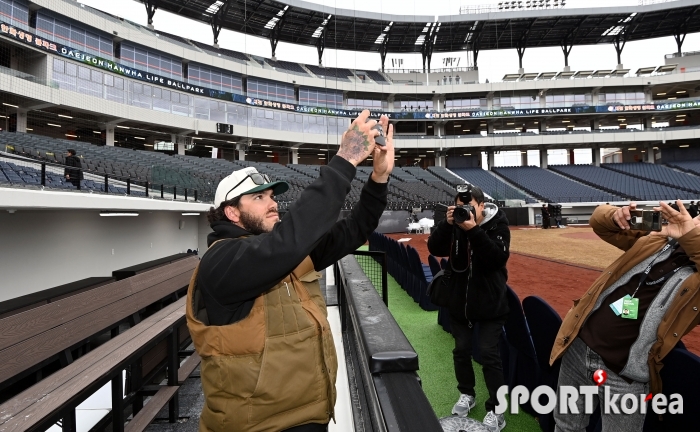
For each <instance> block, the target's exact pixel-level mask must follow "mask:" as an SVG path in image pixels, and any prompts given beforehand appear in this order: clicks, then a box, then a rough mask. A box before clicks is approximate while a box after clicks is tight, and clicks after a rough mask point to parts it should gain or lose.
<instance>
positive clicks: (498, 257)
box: [428, 185, 510, 432]
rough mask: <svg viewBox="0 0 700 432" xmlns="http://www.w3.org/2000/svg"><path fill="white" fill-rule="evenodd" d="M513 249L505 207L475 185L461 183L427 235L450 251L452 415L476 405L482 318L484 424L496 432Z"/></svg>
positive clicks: (501, 422) (437, 248) (438, 248)
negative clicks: (475, 340)
mask: <svg viewBox="0 0 700 432" xmlns="http://www.w3.org/2000/svg"><path fill="white" fill-rule="evenodd" d="M509 248H510V230H509V229H508V219H507V218H506V216H505V213H504V212H503V210H499V208H498V207H497V206H496V205H495V204H492V203H486V202H485V200H484V193H483V192H482V190H481V189H480V188H478V187H476V186H472V185H464V186H458V187H457V196H456V197H455V205H454V206H450V207H448V208H447V214H446V219H445V220H444V221H442V222H440V223H439V224H438V226H437V229H436V230H435V231H434V232H433V233H432V234H431V235H430V238H429V239H428V250H429V251H430V253H431V254H433V255H435V256H440V257H444V256H448V257H449V261H448V264H447V268H446V270H445V276H444V279H445V281H446V284H447V287H448V288H449V290H450V306H449V312H450V326H451V328H452V335H453V336H454V338H455V348H454V350H453V351H452V354H453V359H454V367H455V375H456V377H457V389H458V390H459V392H460V397H459V400H458V401H457V403H456V404H455V405H454V407H453V408H452V414H456V415H458V416H463V417H466V416H467V415H468V414H469V410H470V409H471V408H473V407H474V406H475V405H476V393H475V391H474V385H475V378H474V369H473V367H472V337H473V332H474V324H476V323H479V344H480V346H479V348H480V351H481V357H482V365H483V370H484V379H485V381H486V387H487V388H488V392H489V397H488V399H487V400H486V402H485V406H486V412H487V414H486V417H484V424H485V425H486V426H487V427H488V428H489V430H491V431H493V432H498V431H500V430H502V429H503V428H504V427H505V419H504V418H503V415H502V414H501V415H496V414H495V412H494V408H495V406H496V392H497V390H498V388H499V387H500V386H502V385H503V384H504V379H503V367H502V364H501V356H500V352H499V349H498V341H499V338H500V336H501V332H502V331H503V324H504V323H505V322H506V318H507V316H508V312H509V309H508V300H507V298H506V281H507V280H508V272H507V270H506V263H507V261H508V256H509Z"/></svg>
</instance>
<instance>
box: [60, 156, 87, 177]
mask: <svg viewBox="0 0 700 432" xmlns="http://www.w3.org/2000/svg"><path fill="white" fill-rule="evenodd" d="M66 166H67V167H75V168H82V165H81V163H80V158H79V157H78V156H66ZM75 168H66V169H65V170H64V172H63V175H64V176H67V175H68V176H70V179H71V180H77V179H80V180H82V179H83V171H82V170H79V169H75Z"/></svg>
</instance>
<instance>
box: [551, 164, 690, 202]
mask: <svg viewBox="0 0 700 432" xmlns="http://www.w3.org/2000/svg"><path fill="white" fill-rule="evenodd" d="M549 168H550V169H551V170H553V171H556V172H558V173H560V174H563V175H565V176H567V177H571V178H573V179H575V180H577V181H580V182H582V183H585V184H588V185H591V186H594V187H596V188H599V189H603V190H605V191H608V192H610V193H611V194H617V195H620V196H621V197H623V198H625V199H636V200H643V201H658V200H663V201H666V200H670V199H684V200H686V199H695V195H694V194H692V193H690V192H686V191H684V190H681V189H678V188H675V187H670V186H664V185H661V184H658V183H654V182H651V181H648V180H642V179H639V178H634V177H630V176H628V175H625V174H622V173H620V172H617V171H613V170H609V169H605V168H601V167H597V166H593V165H557V166H550V167H549Z"/></svg>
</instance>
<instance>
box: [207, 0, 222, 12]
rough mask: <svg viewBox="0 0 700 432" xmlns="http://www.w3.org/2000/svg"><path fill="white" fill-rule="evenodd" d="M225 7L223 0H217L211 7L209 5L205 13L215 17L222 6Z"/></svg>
mask: <svg viewBox="0 0 700 432" xmlns="http://www.w3.org/2000/svg"><path fill="white" fill-rule="evenodd" d="M223 5H224V2H222V1H221V0H217V1H215V2H214V3H212V4H211V5H209V7H208V8H207V10H205V11H204V12H206V13H210V14H212V15H213V14H215V13H217V12H218V11H219V9H221V6H223Z"/></svg>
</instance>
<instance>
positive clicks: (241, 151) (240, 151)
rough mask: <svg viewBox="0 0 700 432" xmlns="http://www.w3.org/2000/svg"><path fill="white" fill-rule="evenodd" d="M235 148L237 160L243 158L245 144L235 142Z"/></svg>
mask: <svg viewBox="0 0 700 432" xmlns="http://www.w3.org/2000/svg"><path fill="white" fill-rule="evenodd" d="M236 150H238V160H242V161H244V160H245V145H244V144H237V145H236Z"/></svg>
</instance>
